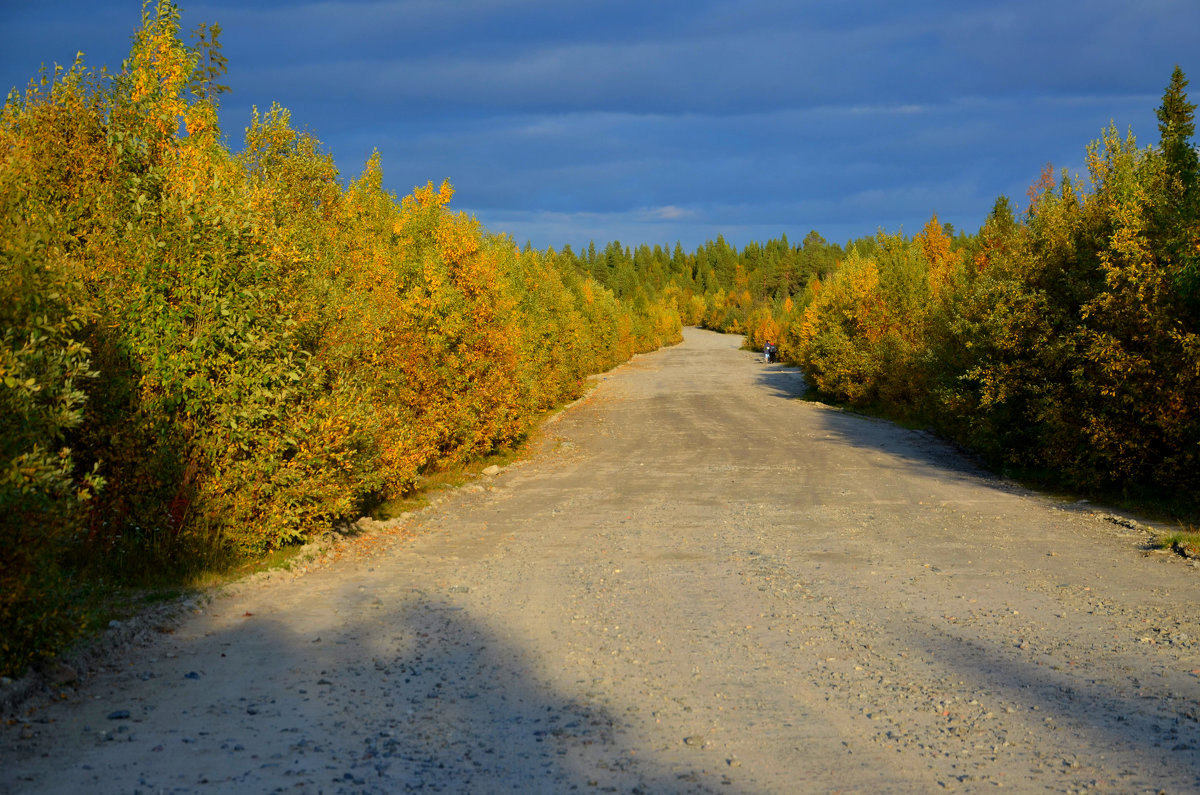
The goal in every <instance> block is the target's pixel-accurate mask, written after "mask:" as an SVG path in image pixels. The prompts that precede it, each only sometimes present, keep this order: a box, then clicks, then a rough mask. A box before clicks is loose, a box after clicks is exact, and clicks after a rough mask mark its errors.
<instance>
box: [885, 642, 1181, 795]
mask: <svg viewBox="0 0 1200 795" xmlns="http://www.w3.org/2000/svg"><path fill="white" fill-rule="evenodd" d="M897 626H898V627H899V626H900V625H897ZM905 627H906V630H904V631H899V632H898V633H897V637H899V638H902V639H903V640H906V641H908V642H909V643H911V644H912V645H913V646H914V647H917V648H920V649H922V650H923V652H924V656H926V657H927V658H928V659H930V660H935V661H936V664H937V665H938V666H939V667H944V668H945V669H947V676H948V678H950V679H957V678H960V677H961V678H962V679H965V680H967V681H970V682H974V683H977V686H978V689H979V690H980V691H981V692H985V693H988V694H989V696H990V699H989V700H993V701H994V700H995V699H999V700H1000V702H1001V703H1003V702H1004V701H1009V702H1012V703H1014V704H1017V705H1019V708H1018V710H1017V711H1018V712H1022V711H1023V710H1028V712H1026V713H1025V714H1026V715H1027V716H1029V717H1027V718H1026V720H1028V721H1030V722H1032V723H1034V724H1043V725H1044V726H1045V727H1046V728H1048V729H1051V730H1057V731H1059V732H1063V733H1064V734H1067V735H1071V736H1074V737H1078V738H1080V739H1082V740H1083V743H1082V744H1081V747H1082V748H1083V749H1087V752H1088V753H1087V754H1086V755H1083V754H1081V755H1080V756H1079V757H1078V758H1077V759H1062V758H1054V759H1048V760H1047V762H1049V763H1050V764H1053V765H1055V766H1061V765H1064V764H1066V765H1068V766H1071V767H1075V766H1078V767H1083V768H1087V767H1090V766H1092V765H1093V764H1096V765H1097V766H1098V767H1108V768H1110V769H1111V768H1112V767H1114V765H1115V764H1116V763H1115V761H1114V757H1117V758H1120V757H1121V756H1124V757H1125V758H1126V759H1127V760H1128V761H1127V764H1128V766H1129V767H1128V770H1127V773H1126V774H1125V775H1128V776H1129V777H1130V778H1128V779H1127V780H1124V781H1120V782H1113V783H1114V784H1116V785H1117V786H1118V787H1119V788H1121V789H1123V791H1128V792H1133V791H1142V789H1143V788H1144V787H1149V788H1150V789H1157V787H1158V786H1159V785H1160V784H1162V783H1163V782H1162V778H1161V776H1157V775H1156V776H1155V778H1154V785H1153V786H1151V782H1148V781H1147V782H1139V781H1138V780H1137V778H1136V776H1137V775H1139V774H1138V773H1135V772H1134V771H1135V770H1137V771H1145V770H1155V771H1158V772H1159V773H1161V774H1166V775H1167V776H1169V777H1172V778H1175V779H1176V781H1175V785H1176V786H1180V787H1183V788H1184V789H1185V790H1186V791H1189V792H1191V791H1197V790H1198V789H1200V723H1198V722H1197V721H1198V720H1200V714H1198V711H1200V708H1198V707H1197V703H1196V701H1195V700H1194V699H1192V698H1190V697H1188V696H1187V695H1184V694H1182V693H1178V692H1174V691H1173V690H1172V688H1171V687H1170V686H1169V685H1168V684H1166V682H1164V681H1163V680H1162V679H1160V678H1159V677H1157V676H1155V675H1153V674H1151V673H1150V672H1147V675H1146V677H1145V680H1146V681H1145V682H1143V683H1142V684H1141V685H1140V686H1139V685H1138V684H1137V683H1138V680H1136V679H1135V680H1134V684H1133V686H1132V687H1131V690H1132V691H1135V692H1128V693H1122V692H1117V691H1116V690H1115V689H1114V688H1113V687H1112V684H1111V682H1105V681H1103V680H1097V679H1092V678H1088V677H1087V672H1086V668H1084V669H1083V670H1079V669H1076V668H1074V666H1071V667H1070V668H1069V669H1068V668H1067V667H1066V666H1064V668H1063V669H1061V670H1056V669H1055V668H1053V667H1051V665H1050V663H1049V662H1048V659H1049V658H1047V661H1046V662H1043V664H1039V660H1038V658H1039V657H1040V656H1041V655H1040V650H1038V649H1032V650H1028V651H1023V652H1022V653H1023V654H1026V656H1027V659H1016V658H1015V657H1014V655H1013V654H1012V653H1011V651H1012V650H1010V649H1003V648H996V647H995V646H994V645H988V644H984V643H980V642H979V641H978V640H975V639H970V638H964V637H960V636H955V635H950V634H947V633H936V632H929V631H928V630H926V629H923V628H921V627H918V626H916V625H913V624H907V625H905ZM1064 653H1066V654H1067V655H1068V656H1070V657H1071V658H1073V659H1074V660H1078V661H1079V662H1080V663H1081V664H1082V666H1086V665H1087V658H1088V656H1089V655H1091V654H1093V653H1094V652H1093V651H1092V650H1091V649H1090V648H1087V649H1077V650H1076V652H1075V653H1070V652H1064V650H1063V649H1059V650H1058V651H1057V652H1056V655H1055V656H1056V657H1062V656H1063V655H1064ZM1136 664H1137V663H1136V661H1131V666H1132V665H1136ZM982 723H983V724H984V726H986V725H987V723H988V721H986V720H985V721H982ZM1003 733H1004V732H1003V731H1001V734H1003ZM1106 757H1107V759H1106ZM1100 760H1106V761H1103V762H1102V761H1100ZM1159 791H1161V790H1159Z"/></svg>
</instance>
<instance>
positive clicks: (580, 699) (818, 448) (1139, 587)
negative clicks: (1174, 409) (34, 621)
mask: <svg viewBox="0 0 1200 795" xmlns="http://www.w3.org/2000/svg"><path fill="white" fill-rule="evenodd" d="M740 342H741V339H740V338H739V337H734V336H723V335H718V334H713V333H708V332H703V331H698V330H693V329H687V330H685V335H684V342H683V344H681V345H679V346H676V347H674V348H670V349H665V350H662V351H658V352H656V353H653V354H649V355H644V356H639V357H636V358H635V359H634V360H633V361H632V362H630V363H628V364H626V365H624V366H622V367H620V368H618V369H616V370H614V371H612V372H611V373H608V374H606V375H604V376H600V377H598V378H597V379H596V380H597V385H596V388H595V389H594V390H592V391H591V392H590V393H589V394H588V396H587V397H586V398H585V399H583V400H582V401H580V402H578V403H577V404H575V405H574V406H572V407H571V408H569V409H568V410H567V411H565V412H563V413H562V414H560V415H558V416H557V417H556V418H555V419H554V420H553V421H551V422H550V423H549V424H548V425H547V426H546V427H545V432H544V434H543V439H542V440H541V442H540V443H539V445H538V446H537V449H535V450H534V451H533V453H532V454H531V456H530V457H529V458H528V459H527V460H525V461H522V462H519V463H517V464H514V465H511V466H509V467H507V468H505V469H503V470H501V471H500V472H499V473H498V474H495V475H493V476H490V477H480V478H479V479H476V480H474V481H472V482H471V483H470V484H469V485H467V486H464V487H462V488H459V489H456V490H454V491H453V492H446V493H445V494H444V496H442V497H441V498H439V500H438V501H437V502H436V503H435V504H434V505H432V506H430V507H428V508H426V509H423V510H421V511H419V512H415V513H412V514H409V515H407V516H406V517H404V518H403V519H402V520H400V521H397V522H393V523H392V526H390V527H388V528H384V529H382V530H380V531H378V532H377V533H375V534H374V535H371V536H368V537H365V539H366V541H364V542H361V543H358V544H357V545H356V544H350V543H344V544H341V545H339V546H338V547H337V548H335V549H333V550H331V551H330V552H329V554H326V555H323V556H321V557H320V558H318V559H316V560H313V561H312V563H311V564H310V565H308V566H307V567H306V568H305V569H304V570H302V571H298V572H296V573H294V574H282V573H277V574H275V575H273V576H271V577H262V576H259V577H256V578H254V579H252V580H249V581H246V582H243V583H239V584H237V585H234V586H229V587H226V588H225V589H223V590H222V591H220V592H218V593H216V594H213V595H211V596H208V597H206V598H203V599H197V600H196V601H194V602H193V603H192V604H191V606H190V609H189V610H188V611H187V614H186V615H185V616H184V617H183V618H182V619H181V620H177V621H175V622H173V623H171V624H170V625H162V626H155V625H153V624H154V622H153V621H151V620H150V619H142V621H143V625H144V626H143V628H142V629H143V631H141V632H135V633H133V634H132V637H133V640H132V641H130V642H126V643H123V644H121V645H119V646H117V647H116V648H115V649H114V650H113V651H112V652H110V653H109V654H108V655H107V656H106V657H104V658H102V659H100V660H98V661H96V662H95V663H94V664H93V665H92V669H91V670H81V671H79V672H78V673H79V681H77V682H75V683H72V684H69V685H64V686H62V687H59V688H53V689H52V690H51V691H50V692H48V693H44V694H41V695H39V696H37V697H35V698H34V699H32V700H30V701H27V702H26V703H25V704H24V705H22V707H21V709H20V712H19V713H18V714H17V715H16V716H15V718H14V719H12V720H10V721H8V724H7V725H6V726H3V727H0V790H2V791H6V792H19V793H25V792H28V793H70V794H71V795H84V794H85V793H135V792H143V793H157V792H169V793H226V792H296V793H392V792H406V791H428V792H454V793H459V792H472V793H473V792H479V793H488V792H522V793H526V792H547V793H561V792H585V793H586V792H622V793H672V792H720V793H793V792H795V793H807V792H815V793H827V792H862V793H879V792H931V791H941V790H951V791H958V792H981V791H986V792H991V791H993V790H994V789H996V788H997V787H1004V788H1008V789H1012V790H1015V791H1018V792H1083V791H1099V792H1116V793H1137V792H1151V793H1153V792H1159V791H1165V792H1169V793H1181V792H1196V791H1200V723H1198V719H1200V646H1197V643H1198V642H1200V622H1198V621H1197V618H1196V616H1197V605H1198V604H1200V587H1198V585H1197V583H1200V580H1198V579H1197V577H1198V575H1200V572H1197V570H1196V569H1195V568H1194V567H1193V566H1192V565H1191V563H1190V562H1188V561H1186V560H1183V559H1181V558H1178V557H1175V556H1173V555H1169V554H1158V553H1149V552H1147V551H1146V550H1145V549H1144V547H1145V544H1146V541H1147V540H1148V535H1147V532H1146V528H1145V527H1144V526H1142V525H1140V524H1138V523H1137V522H1134V521H1130V520H1128V519H1126V518H1123V517H1119V516H1115V515H1113V514H1110V513H1106V512H1104V511H1102V510H1100V509H1098V508H1096V507H1094V506H1089V505H1086V504H1080V503H1066V502H1061V501H1055V500H1053V499H1050V498H1048V497H1044V496H1039V495H1036V494H1032V493H1030V492H1028V491H1026V490H1023V489H1021V488H1018V487H1016V486H1013V485H1012V484H1009V483H1005V482H1003V481H1000V480H998V479H997V478H995V477H992V476H990V475H988V474H987V473H985V472H983V471H981V470H979V469H977V468H976V467H975V466H974V465H973V464H972V463H971V462H970V461H969V460H968V459H966V458H964V457H963V456H961V455H959V454H958V453H957V452H955V451H954V450H953V449H952V448H950V447H949V446H947V445H945V444H943V443H941V442H939V441H937V440H936V439H934V438H933V437H931V436H929V435H928V434H926V433H922V432H919V431H911V430H905V429H901V428H898V427H896V426H894V425H891V424H888V423H885V422H881V421H877V420H873V419H867V418H863V417H858V416H854V415H851V414H847V413H844V412H840V411H836V410H833V409H830V408H827V407H823V406H820V405H815V404H811V403H805V402H803V401H800V400H797V399H795V398H796V397H797V396H798V395H799V394H800V392H801V390H802V385H803V381H802V377H801V375H800V374H799V373H798V372H796V371H794V370H791V369H788V368H786V367H783V366H779V365H764V364H762V362H761V361H760V359H761V357H759V356H756V355H755V354H753V353H750V352H747V351H742V350H739V349H738V346H739V344H740ZM146 622H149V623H146ZM132 626H134V627H136V626H138V624H137V621H134V622H133V624H132ZM126 629H128V627H126ZM156 630H157V631H156Z"/></svg>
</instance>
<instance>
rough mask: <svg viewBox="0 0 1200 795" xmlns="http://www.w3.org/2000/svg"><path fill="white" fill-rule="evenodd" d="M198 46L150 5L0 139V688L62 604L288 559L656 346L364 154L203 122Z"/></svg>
mask: <svg viewBox="0 0 1200 795" xmlns="http://www.w3.org/2000/svg"><path fill="white" fill-rule="evenodd" d="M216 46H217V45H216V41H215V36H213V37H206V38H202V39H201V40H200V41H199V42H198V43H197V44H194V45H193V44H188V43H186V42H184V41H183V39H182V38H181V35H180V29H179V12H178V10H177V9H176V8H175V6H174V5H172V4H171V3H169V2H165V0H164V1H163V2H158V3H157V4H156V5H155V6H153V7H147V9H146V10H145V12H144V18H143V26H142V28H141V30H139V31H138V33H137V35H136V36H135V38H134V43H133V48H132V51H131V53H130V57H129V59H128V61H127V62H126V66H125V68H124V69H123V70H122V71H121V72H120V73H119V74H116V75H109V74H108V73H106V72H104V71H103V70H102V71H100V72H95V71H93V70H90V69H88V68H87V67H86V66H85V65H84V64H82V63H77V64H75V65H74V66H73V67H72V68H70V69H68V70H60V71H58V72H56V73H54V74H52V75H43V77H42V78H41V79H39V80H37V81H35V82H33V83H31V85H30V86H29V88H28V89H27V90H26V91H24V92H19V93H14V94H13V95H12V96H10V97H9V100H8V101H7V103H6V104H5V107H4V113H3V123H2V124H0V154H2V155H3V160H2V161H0V204H2V207H3V217H2V218H0V232H2V236H0V255H2V257H3V259H2V260H0V268H2V271H3V272H2V273H0V297H2V298H3V303H2V304H0V319H2V320H3V327H2V332H3V336H2V338H0V346H2V347H0V409H3V411H4V412H5V416H6V419H7V418H11V420H12V421H6V422H5V423H3V425H2V431H0V443H2V445H3V446H2V448H0V449H2V452H3V459H2V460H0V477H2V478H3V480H2V481H0V489H2V490H0V508H3V509H4V510H3V515H2V516H0V594H2V596H0V637H2V638H3V642H2V645H0V673H4V674H14V673H17V672H19V671H20V670H22V669H23V668H24V667H25V666H26V665H28V664H29V663H30V662H32V661H34V660H36V658H37V657H38V656H40V655H44V654H48V653H52V652H53V651H55V650H57V649H59V648H61V647H62V646H63V644H65V643H66V642H68V641H69V640H70V638H71V637H72V635H73V634H74V633H75V632H77V631H78V630H79V628H80V626H81V622H82V619H81V615H80V612H79V610H78V601H77V600H76V599H75V598H74V595H75V590H76V589H77V588H78V586H79V585H80V583H82V582H84V581H91V582H96V581H99V580H101V579H104V580H106V581H113V580H114V579H115V581H117V582H123V583H130V584H137V583H145V582H148V581H154V580H156V579H162V578H178V577H180V576H187V575H188V574H191V573H195V572H196V571H197V570H198V569H202V568H204V567H213V566H221V565H224V564H226V563H228V562H230V561H234V560H237V559H239V558H242V557H244V556H246V555H257V554H260V553H262V552H264V551H267V550H271V549H275V548H278V547H280V546H283V545H286V544H290V543H295V542H299V541H303V540H305V539H307V538H310V537H312V536H314V535H316V534H319V533H321V532H323V531H324V530H327V529H329V528H331V527H334V526H336V525H338V524H340V523H343V522H346V521H349V520H352V519H354V518H356V517H358V516H360V515H361V513H362V512H363V511H364V510H366V509H368V508H369V506H371V505H372V504H375V503H377V502H379V501H380V500H382V499H385V498H387V497H390V496H396V495H399V494H402V493H404V492H405V491H407V490H409V489H412V488H413V486H414V484H415V483H416V482H417V481H418V479H419V478H420V476H421V475H422V474H423V473H425V472H428V471H429V470H430V469H432V468H436V467H440V466H446V465H451V464H457V463H462V462H467V461H470V460H471V459H473V458H476V457H480V456H484V455H486V454H489V453H491V452H493V451H496V450H498V449H501V448H504V447H506V446H511V445H513V444H514V443H517V442H519V441H520V440H521V439H522V438H524V436H525V435H526V434H527V433H528V432H529V430H530V428H531V426H532V425H533V423H534V422H536V421H537V418H538V417H539V415H540V413H541V412H543V411H545V410H546V409H549V408H551V407H553V406H555V405H558V404H560V403H561V402H563V401H565V400H568V399H570V398H572V397H574V396H576V395H578V394H579V393H580V392H581V390H582V388H583V384H584V380H585V378H586V376H587V375H589V374H591V373H594V372H597V371H599V370H602V369H605V368H608V367H611V366H613V365H615V364H617V363H619V362H620V361H622V360H623V359H625V358H627V357H628V356H629V355H631V354H632V353H634V352H636V351H640V350H648V349H651V348H653V347H657V346H658V345H661V344H665V343H668V342H674V341H677V340H678V338H679V327H680V326H679V317H678V314H677V312H676V311H675V308H674V304H672V303H670V302H667V301H664V300H661V299H659V298H658V297H657V296H650V295H647V294H646V293H645V292H644V291H643V292H642V293H640V294H637V295H634V294H632V293H631V294H630V296H628V298H627V299H626V298H622V297H618V296H617V295H616V294H614V292H613V290H611V289H609V288H608V287H606V286H605V285H603V284H600V283H598V282H597V281H595V280H594V279H592V278H591V277H590V276H589V275H587V274H585V273H583V272H581V271H580V270H579V269H577V268H574V267H563V265H562V263H560V262H559V261H558V259H557V258H555V257H552V256H549V255H547V254H543V253H540V252H535V251H531V250H526V251H521V250H520V249H518V247H517V246H516V245H515V244H514V243H513V242H512V241H511V240H510V239H509V238H507V237H505V236H502V235H493V234H491V233H489V232H487V231H486V230H485V229H483V228H482V227H481V226H480V224H479V223H478V222H477V221H476V220H475V219H474V218H471V217H470V216H468V215H466V214H464V213H461V212H454V211H452V210H451V209H450V208H449V202H450V201H451V198H452V196H453V189H452V187H451V186H450V184H449V183H443V184H441V185H440V186H434V185H433V184H427V185H425V186H424V187H418V188H416V189H415V190H414V192H413V193H412V194H411V195H409V196H405V197H402V198H397V197H396V196H394V195H392V194H390V193H389V192H388V191H386V190H385V189H384V188H383V180H382V170H381V165H380V161H379V158H378V156H376V157H373V158H371V159H370V160H369V161H368V162H367V163H366V165H365V168H364V170H363V173H362V174H361V175H360V176H359V177H357V178H355V179H353V180H351V181H349V183H348V184H343V182H342V180H341V178H340V175H339V174H338V172H337V170H336V169H335V167H334V165H333V162H332V160H331V158H330V157H329V156H328V154H327V153H324V152H323V151H322V149H321V146H320V143H319V141H317V140H316V138H315V137H313V136H312V135H311V134H309V133H305V132H297V131H296V130H294V129H293V128H292V126H291V120H290V117H289V114H288V112H287V111H286V110H285V109H283V108H280V107H277V106H276V107H272V108H270V109H268V110H267V111H265V112H262V113H259V112H258V111H256V112H255V114H254V116H253V118H252V120H251V123H250V125H249V126H248V129H247V133H246V138H245V146H244V149H243V150H242V151H241V152H238V153H232V152H230V151H228V150H227V149H226V148H225V145H224V143H223V138H222V136H221V133H220V130H219V127H218V124H217V106H216V102H217V100H218V99H219V95H220V90H219V88H220V87H219V86H217V85H216V84H215V82H214V80H215V78H216V77H219V73H220V70H219V69H215V68H214V67H213V65H214V64H219V63H222V62H223V60H222V59H221V58H220V57H219V53H217V52H215V51H214V48H215V47H216Z"/></svg>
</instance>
